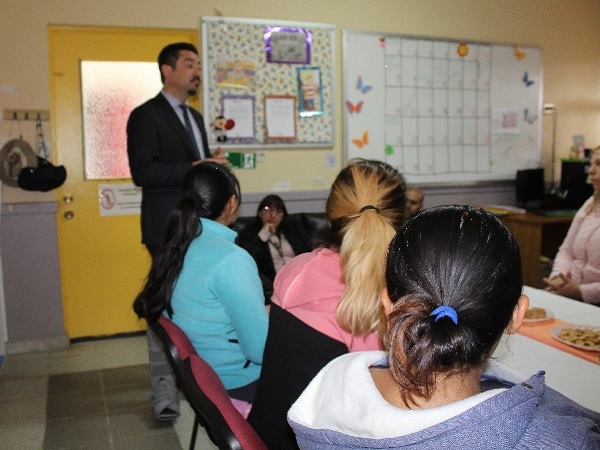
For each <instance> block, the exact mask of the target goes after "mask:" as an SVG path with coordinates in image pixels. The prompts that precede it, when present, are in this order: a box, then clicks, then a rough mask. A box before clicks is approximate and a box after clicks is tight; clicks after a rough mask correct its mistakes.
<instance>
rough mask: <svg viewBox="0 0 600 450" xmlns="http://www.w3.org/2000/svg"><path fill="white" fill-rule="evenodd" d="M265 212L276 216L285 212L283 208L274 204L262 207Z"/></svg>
mask: <svg viewBox="0 0 600 450" xmlns="http://www.w3.org/2000/svg"><path fill="white" fill-rule="evenodd" d="M262 211H263V212H265V213H267V214H273V215H276V216H279V215H281V214H283V210H282V209H279V208H275V207H274V206H264V207H263V209H262Z"/></svg>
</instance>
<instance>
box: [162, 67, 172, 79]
mask: <svg viewBox="0 0 600 450" xmlns="http://www.w3.org/2000/svg"><path fill="white" fill-rule="evenodd" d="M171 72H173V68H172V67H171V66H170V65H168V64H163V65H162V66H160V73H161V75H162V76H163V78H168V75H170V74H171Z"/></svg>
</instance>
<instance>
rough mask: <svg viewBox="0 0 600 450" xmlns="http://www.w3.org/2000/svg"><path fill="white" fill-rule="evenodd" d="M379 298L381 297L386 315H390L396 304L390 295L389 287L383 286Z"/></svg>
mask: <svg viewBox="0 0 600 450" xmlns="http://www.w3.org/2000/svg"><path fill="white" fill-rule="evenodd" d="M379 298H380V299H381V304H382V305H383V309H384V311H385V315H386V316H389V315H390V313H391V312H392V309H394V304H393V303H392V301H391V300H390V296H389V295H388V290H387V288H383V289H382V290H381V294H380V295H379Z"/></svg>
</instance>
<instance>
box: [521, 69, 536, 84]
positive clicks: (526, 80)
mask: <svg viewBox="0 0 600 450" xmlns="http://www.w3.org/2000/svg"><path fill="white" fill-rule="evenodd" d="M523 83H525V86H527V87H529V86H531V85H532V84H533V83H534V81H533V80H530V79H529V72H525V73H524V74H523Z"/></svg>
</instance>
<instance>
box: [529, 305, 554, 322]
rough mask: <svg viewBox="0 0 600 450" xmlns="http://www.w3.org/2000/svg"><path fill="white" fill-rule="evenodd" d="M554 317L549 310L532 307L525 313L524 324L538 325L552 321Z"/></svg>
mask: <svg viewBox="0 0 600 450" xmlns="http://www.w3.org/2000/svg"><path fill="white" fill-rule="evenodd" d="M553 317H554V312H552V310H550V309H548V308H540V307H539V306H530V307H529V309H528V310H527V312H526V313H525V318H524V319H523V322H525V323H536V322H544V321H545V320H550V319H552V318H553Z"/></svg>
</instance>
